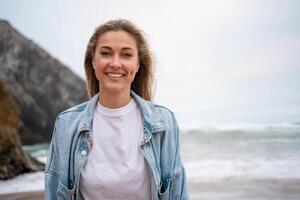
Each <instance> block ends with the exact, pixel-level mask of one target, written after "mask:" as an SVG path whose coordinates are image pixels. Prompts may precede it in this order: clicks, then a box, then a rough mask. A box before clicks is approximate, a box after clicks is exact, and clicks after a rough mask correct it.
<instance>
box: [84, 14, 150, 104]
mask: <svg viewBox="0 0 300 200" xmlns="http://www.w3.org/2000/svg"><path fill="white" fill-rule="evenodd" d="M109 31H125V32H127V33H128V34H129V35H131V36H132V37H133V38H134V39H135V41H136V43H137V47H138V59H139V70H138V72H137V73H136V75H135V78H134V80H133V82H132V83H131V88H130V89H131V90H133V91H134V92H135V93H137V94H138V95H139V96H141V97H142V98H144V99H146V100H149V101H151V100H152V97H153V91H152V83H153V71H154V66H153V56H152V53H151V51H150V49H149V46H148V43H147V41H146V39H145V36H144V33H143V31H141V30H140V29H138V28H137V26H135V25H134V24H133V23H132V22H131V21H129V20H126V19H117V20H111V21H108V22H106V23H104V24H102V25H100V26H99V27H98V28H96V30H95V32H94V34H93V35H92V37H91V38H90V40H89V42H88V45H87V49H86V52H85V58H84V69H85V74H86V79H87V89H88V93H89V96H90V97H93V96H94V95H95V94H97V93H98V92H99V81H98V80H97V78H96V75H95V71H94V68H93V64H92V60H93V57H94V55H95V49H96V46H97V42H98V39H99V38H100V36H101V35H103V34H104V33H106V32H109ZM100 84H101V83H100Z"/></svg>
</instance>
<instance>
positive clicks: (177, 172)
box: [170, 117, 189, 200]
mask: <svg viewBox="0 0 300 200" xmlns="http://www.w3.org/2000/svg"><path fill="white" fill-rule="evenodd" d="M174 123H175V126H174V132H175V135H176V140H177V142H176V144H177V147H176V154H175V164H174V171H173V179H172V182H171V188H170V189H171V191H170V200H175V199H176V200H177V199H178V200H179V199H180V200H188V199H189V195H188V188H187V180H186V172H185V169H184V166H183V164H182V160H181V155H180V134H179V127H178V124H177V122H176V119H175V117H174Z"/></svg>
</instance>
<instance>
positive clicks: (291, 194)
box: [0, 179, 300, 200]
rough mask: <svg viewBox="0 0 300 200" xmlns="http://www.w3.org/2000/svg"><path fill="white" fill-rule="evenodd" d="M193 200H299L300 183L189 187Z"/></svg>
mask: <svg viewBox="0 0 300 200" xmlns="http://www.w3.org/2000/svg"><path fill="white" fill-rule="evenodd" d="M188 187H189V194H190V199H191V200H198V199H199V200H219V199H222V200H299V199H300V180H298V179H297V180H274V179H261V180H247V179H224V180H214V181H193V180H191V181H190V182H189V184H188ZM43 198H44V192H43V191H40V192H22V193H14V194H6V195H0V200H21V199H22V200H42V199H43Z"/></svg>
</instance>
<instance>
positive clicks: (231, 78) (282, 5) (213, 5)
mask: <svg viewBox="0 0 300 200" xmlns="http://www.w3.org/2000/svg"><path fill="white" fill-rule="evenodd" d="M299 10H300V1H298V0H294V1H292V0H231V1H230V0H226V1H224V0H219V1H216V0H194V1H189V0H187V1H182V0H181V1H177V0H162V1H158V0H151V1H146V0H128V1H121V0H120V1H115V0H110V1H103V0H98V1H96V0H95V1H91V0H84V1H83V0H72V1H71V0H70V1H61V0H52V1H40V0H35V1H34V0H26V1H18V0H1V1H0V18H2V19H6V20H8V21H9V22H10V23H11V24H12V25H13V26H14V27H15V28H16V29H17V30H19V31H20V32H21V33H23V34H24V35H25V36H27V37H28V38H30V39H32V40H33V41H35V42H36V43H37V44H38V45H40V46H41V47H42V48H44V49H45V50H46V51H48V52H49V53H50V54H51V55H52V56H54V57H55V58H57V59H59V60H60V61H61V62H62V63H64V64H65V65H67V66H68V67H70V68H71V69H72V70H73V71H74V72H75V73H76V74H78V75H79V76H81V77H82V78H84V70H83V57H84V52H85V47H86V44H87V41H88V39H89V37H90V36H91V34H92V32H93V31H94V29H95V27H96V26H98V25H100V24H101V23H103V22H105V21H107V20H110V19H116V18H127V19H130V20H132V21H133V22H135V23H136V24H137V25H138V26H139V27H140V28H141V29H143V30H144V31H145V32H146V33H147V37H148V40H149V43H150V46H151V48H152V50H153V52H154V54H155V59H156V76H155V77H156V95H155V102H157V103H159V104H162V105H164V106H166V107H168V108H170V109H171V110H172V111H174V113H175V114H176V116H177V118H178V120H179V122H180V124H181V125H182V126H183V127H186V126H190V125H191V124H193V125H195V124H196V125H197V124H199V123H204V122H210V123H212V122H214V123H225V122H226V123H282V122H300V92H299V91H300V56H299V55H300V12H299ZM74 84H76V83H74Z"/></svg>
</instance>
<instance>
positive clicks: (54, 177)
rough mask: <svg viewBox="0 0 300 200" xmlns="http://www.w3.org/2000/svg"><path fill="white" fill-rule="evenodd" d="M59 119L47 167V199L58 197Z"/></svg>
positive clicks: (50, 147)
mask: <svg viewBox="0 0 300 200" xmlns="http://www.w3.org/2000/svg"><path fill="white" fill-rule="evenodd" d="M56 126H57V121H56V122H55V126H54V131H53V135H52V139H51V143H50V146H49V150H48V156H47V162H46V167H45V200H55V199H57V195H56V191H57V188H58V183H59V171H58V169H59V166H58V155H57V150H56V144H55V143H56V142H55V141H56V140H55V132H56Z"/></svg>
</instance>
